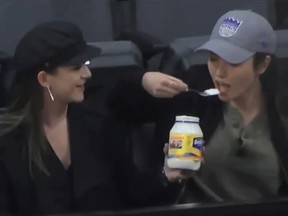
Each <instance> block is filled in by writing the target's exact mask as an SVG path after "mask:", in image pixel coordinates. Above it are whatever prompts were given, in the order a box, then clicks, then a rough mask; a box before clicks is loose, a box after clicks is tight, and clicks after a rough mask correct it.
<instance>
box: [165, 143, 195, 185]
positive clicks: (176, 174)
mask: <svg viewBox="0 0 288 216" xmlns="http://www.w3.org/2000/svg"><path fill="white" fill-rule="evenodd" d="M163 150H164V154H165V162H164V168H163V171H164V174H165V175H166V177H167V179H168V180H169V181H170V182H176V181H178V182H181V181H182V180H185V179H188V178H190V177H191V174H192V173H193V172H194V171H191V170H184V169H171V168H169V167H168V165H167V156H168V144H165V146H164V149H163Z"/></svg>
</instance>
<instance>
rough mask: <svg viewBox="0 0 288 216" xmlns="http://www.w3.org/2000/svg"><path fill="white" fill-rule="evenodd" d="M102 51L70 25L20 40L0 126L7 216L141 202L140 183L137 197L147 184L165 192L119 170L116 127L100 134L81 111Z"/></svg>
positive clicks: (1, 204) (0, 175) (0, 191)
mask: <svg viewBox="0 0 288 216" xmlns="http://www.w3.org/2000/svg"><path fill="white" fill-rule="evenodd" d="M100 51H101V50H100V49H99V48H96V47H91V46H88V45H87V44H86V42H85V41H84V39H83V37H82V33H81V31H80V30H79V29H78V27H77V26H75V25H74V24H72V23H67V22H50V23H46V24H42V25H39V26H37V27H35V28H34V29H32V30H31V31H30V32H28V33H27V34H26V35H25V36H24V37H23V38H22V39H21V41H20V43H19V44H18V46H17V48H16V52H15V66H16V69H17V71H16V75H15V78H14V82H13V86H12V91H11V97H10V101H11V102H10V105H9V107H8V109H7V113H6V114H4V115H3V116H1V122H0V126H1V130H0V133H1V140H0V143H1V144H0V145H1V146H0V149H1V151H0V211H2V212H10V213H15V214H20V215H33V214H37V215H39V214H52V213H63V212H73V211H93V210H108V209H115V208H121V207H123V206H124V207H127V206H132V205H133V204H135V203H137V195H138V194H137V193H138V191H134V192H133V193H134V195H135V196H133V195H131V194H130V192H131V191H130V190H129V189H128V187H130V188H133V184H135V185H137V184H138V187H137V186H135V187H134V190H135V189H137V188H141V181H142V183H143V182H145V181H146V182H145V183H146V184H149V185H151V186H152V184H154V186H155V187H156V188H163V184H162V182H161V181H158V179H156V180H155V181H153V180H152V179H151V178H150V179H149V180H145V178H144V176H143V177H141V176H140V175H136V174H135V173H134V172H133V170H132V169H131V166H130V165H127V166H126V167H121V166H120V164H119V163H118V164H117V166H116V167H113V166H112V165H113V164H115V163H113V162H112V161H113V158H112V155H115V154H117V153H118V152H116V153H115V152H114V149H113V147H111V146H110V145H109V144H110V143H109V138H111V137H113V133H114V132H113V130H111V128H113V125H111V124H109V122H108V123H107V124H106V123H103V125H101V127H102V129H101V130H100V131H96V130H95V129H94V128H93V125H94V123H95V121H98V120H97V118H93V117H92V115H91V116H89V115H86V114H87V113H85V115H83V114H84V112H85V111H83V109H82V108H83V107H82V106H81V105H77V104H75V103H77V102H81V101H82V100H83V99H84V94H83V93H84V88H85V87H84V86H85V83H86V81H87V79H88V78H90V77H91V72H90V70H89V69H88V68H87V66H86V65H85V63H86V62H87V61H89V60H91V59H92V58H95V57H96V56H98V55H99V53H100ZM71 103H73V104H71ZM68 104H71V105H69V106H68ZM99 124H100V123H99ZM101 124H102V123H101ZM91 125H92V127H91ZM107 128H108V130H106V129H107ZM108 150H109V151H110V152H108ZM119 154H120V153H119ZM120 156H121V157H123V158H125V155H120ZM121 157H119V158H121ZM123 168H124V169H123ZM115 170H116V171H117V172H114V171H115ZM135 176H137V177H138V180H136V179H135V178H136V177H135ZM146 177H147V176H146ZM126 186H127V187H126ZM155 187H154V188H155ZM146 188H147V187H146ZM121 191H122V192H123V193H121ZM159 191H161V189H159ZM161 192H162V191H161ZM125 193H126V194H125ZM159 193H160V192H159ZM139 195H140V192H139ZM140 196H141V195H140ZM153 196H154V198H156V199H157V194H156V193H155V194H153ZM131 197H132V198H131ZM126 198H127V199H126ZM129 198H130V199H129ZM141 201H142V202H145V199H143V200H141ZM146 201H147V200H146Z"/></svg>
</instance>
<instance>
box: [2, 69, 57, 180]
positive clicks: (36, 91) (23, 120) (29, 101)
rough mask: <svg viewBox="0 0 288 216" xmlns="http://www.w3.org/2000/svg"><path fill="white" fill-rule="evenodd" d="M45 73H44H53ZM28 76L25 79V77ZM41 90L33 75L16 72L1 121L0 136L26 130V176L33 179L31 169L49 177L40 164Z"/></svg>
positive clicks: (43, 143) (42, 144)
mask: <svg viewBox="0 0 288 216" xmlns="http://www.w3.org/2000/svg"><path fill="white" fill-rule="evenodd" d="M54 71H55V70H48V71H46V72H47V73H51V74H52V73H54ZM25 74H27V76H26V75H25ZM42 108H43V87H42V86H41V85H40V84H39V82H38V80H37V71H35V72H34V73H24V72H16V73H15V76H14V78H13V82H12V85H11V87H10V91H9V93H8V105H7V110H6V112H5V113H4V114H3V115H2V116H1V117H0V135H1V136H2V135H5V134H7V133H9V132H11V131H12V130H14V129H15V128H17V127H18V126H20V125H21V126H22V125H23V127H24V128H28V130H25V132H27V138H28V140H27V146H23V155H27V157H28V161H29V172H30V174H31V176H32V177H33V173H34V170H33V167H34V165H36V167H38V169H39V170H40V171H42V172H44V173H45V174H47V175H49V172H48V170H47V167H46V166H45V163H44V160H43V154H44V152H45V151H46V146H47V144H46V139H45V134H44V129H43V125H42V122H43V121H42V116H41V110H42Z"/></svg>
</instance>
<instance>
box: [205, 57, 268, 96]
mask: <svg viewBox="0 0 288 216" xmlns="http://www.w3.org/2000/svg"><path fill="white" fill-rule="evenodd" d="M208 69H209V73H210V75H211V78H212V80H213V82H214V85H215V87H216V88H217V89H218V90H219V92H220V94H219V98H220V99H221V100H222V101H225V102H229V101H233V100H237V99H239V98H242V97H245V95H247V94H249V93H250V92H251V90H252V89H253V88H254V87H255V86H256V85H257V84H259V76H260V74H261V73H263V72H264V71H263V72H262V70H261V71H260V70H259V71H258V70H255V69H254V67H253V57H250V58H249V59H247V60H246V61H244V62H243V63H241V64H236V65H234V64H230V63H228V62H226V61H225V60H223V59H222V58H220V57H219V56H218V55H216V54H214V53H210V56H209V59H208ZM265 69H266V68H265Z"/></svg>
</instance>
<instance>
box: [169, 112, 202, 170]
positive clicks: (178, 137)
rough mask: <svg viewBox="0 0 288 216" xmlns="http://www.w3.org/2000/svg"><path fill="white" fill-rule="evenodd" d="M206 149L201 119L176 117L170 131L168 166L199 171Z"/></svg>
mask: <svg viewBox="0 0 288 216" xmlns="http://www.w3.org/2000/svg"><path fill="white" fill-rule="evenodd" d="M203 148H204V141H203V133H202V130H201V128H200V126H199V118H198V117H193V116H176V122H175V124H174V126H173V127H172V129H171V131H170V138H169V152H168V159H167V164H168V167H169V168H179V169H189V170H198V169H199V168H200V165H201V161H202V151H203Z"/></svg>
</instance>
